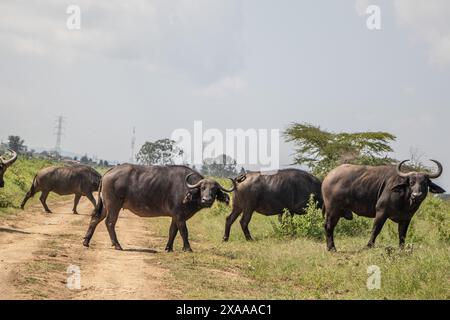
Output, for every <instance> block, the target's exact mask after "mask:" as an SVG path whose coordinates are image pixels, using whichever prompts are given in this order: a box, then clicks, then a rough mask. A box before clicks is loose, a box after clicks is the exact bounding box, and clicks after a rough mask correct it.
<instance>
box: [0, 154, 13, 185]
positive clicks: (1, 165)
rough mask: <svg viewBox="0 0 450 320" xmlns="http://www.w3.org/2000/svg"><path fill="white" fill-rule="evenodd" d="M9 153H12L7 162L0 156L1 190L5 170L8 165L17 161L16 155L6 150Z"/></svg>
mask: <svg viewBox="0 0 450 320" xmlns="http://www.w3.org/2000/svg"><path fill="white" fill-rule="evenodd" d="M8 150H9V152H11V153H12V158H11V159H9V160H5V159H3V157H1V156H0V188H3V187H4V186H5V181H4V180H3V175H4V174H5V171H6V169H8V167H9V166H10V165H12V164H13V163H14V162H15V161H16V160H17V153H15V152H14V151H13V150H11V149H8Z"/></svg>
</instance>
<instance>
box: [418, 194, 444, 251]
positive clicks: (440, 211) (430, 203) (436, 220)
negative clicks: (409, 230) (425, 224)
mask: <svg viewBox="0 0 450 320" xmlns="http://www.w3.org/2000/svg"><path fill="white" fill-rule="evenodd" d="M416 215H417V216H418V217H420V218H422V219H425V220H426V221H429V222H430V223H431V224H432V226H433V228H434V229H436V230H437V234H438V238H439V240H440V241H442V242H444V243H447V244H449V243H450V203H449V202H447V201H444V200H442V199H439V198H437V197H428V198H427V199H426V200H425V201H424V202H423V203H422V206H421V207H420V209H419V211H418V212H417V214H416Z"/></svg>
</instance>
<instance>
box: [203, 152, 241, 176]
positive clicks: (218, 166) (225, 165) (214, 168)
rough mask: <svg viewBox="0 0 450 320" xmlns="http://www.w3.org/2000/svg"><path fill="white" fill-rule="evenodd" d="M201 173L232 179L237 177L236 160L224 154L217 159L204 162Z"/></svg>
mask: <svg viewBox="0 0 450 320" xmlns="http://www.w3.org/2000/svg"><path fill="white" fill-rule="evenodd" d="M201 173H202V174H203V175H205V176H212V177H223V178H224V177H232V176H236V175H237V169H236V160H234V159H232V158H231V157H229V156H227V155H225V154H222V155H220V156H218V157H216V158H208V159H205V160H203V165H202V170H201Z"/></svg>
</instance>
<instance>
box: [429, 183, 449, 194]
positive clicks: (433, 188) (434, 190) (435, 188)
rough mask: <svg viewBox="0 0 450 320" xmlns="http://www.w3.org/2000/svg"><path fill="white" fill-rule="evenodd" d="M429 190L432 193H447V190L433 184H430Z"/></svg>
mask: <svg viewBox="0 0 450 320" xmlns="http://www.w3.org/2000/svg"><path fill="white" fill-rule="evenodd" d="M428 188H430V192H431V193H445V190H444V189H442V188H441V187H439V186H438V185H437V184H434V183H433V182H431V181H430V182H428Z"/></svg>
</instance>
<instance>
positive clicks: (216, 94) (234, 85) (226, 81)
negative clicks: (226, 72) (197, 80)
mask: <svg viewBox="0 0 450 320" xmlns="http://www.w3.org/2000/svg"><path fill="white" fill-rule="evenodd" d="M246 86H247V83H246V82H245V80H243V79H241V78H238V77H226V78H223V79H221V80H220V81H218V82H216V83H213V84H211V85H209V86H207V87H206V88H204V89H202V90H200V91H199V92H198V93H199V94H200V95H202V96H205V97H208V98H223V97H225V96H227V95H229V94H231V93H237V92H239V91H241V90H243V89H244V88H245V87H246Z"/></svg>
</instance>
